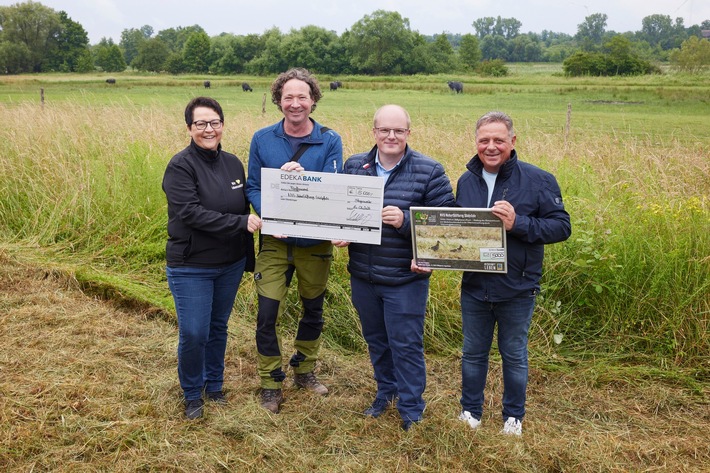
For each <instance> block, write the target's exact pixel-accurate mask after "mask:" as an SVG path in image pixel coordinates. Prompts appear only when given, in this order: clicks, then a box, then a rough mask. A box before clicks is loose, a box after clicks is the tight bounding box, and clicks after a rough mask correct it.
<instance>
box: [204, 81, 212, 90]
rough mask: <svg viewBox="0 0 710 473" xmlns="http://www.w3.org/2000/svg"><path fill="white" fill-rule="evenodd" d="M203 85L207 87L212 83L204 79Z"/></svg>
mask: <svg viewBox="0 0 710 473" xmlns="http://www.w3.org/2000/svg"><path fill="white" fill-rule="evenodd" d="M203 85H204V86H205V89H209V88H210V87H211V86H212V84H211V83H210V81H208V80H206V81H204V82H203Z"/></svg>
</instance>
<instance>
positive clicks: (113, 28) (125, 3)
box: [0, 0, 710, 44]
mask: <svg viewBox="0 0 710 473" xmlns="http://www.w3.org/2000/svg"><path fill="white" fill-rule="evenodd" d="M18 2H19V0H12V1H8V0H0V5H6V6H7V5H14V4H16V3H18ZM39 3H41V4H43V5H45V6H48V7H50V8H53V9H54V10H57V11H60V10H64V11H66V12H67V14H68V15H69V17H70V18H71V19H72V20H74V21H76V22H78V23H80V24H81V25H82V26H83V27H84V29H85V30H86V32H87V33H88V34H89V41H90V42H91V44H95V43H97V42H98V41H99V40H100V39H101V38H102V37H107V38H108V37H110V38H113V40H114V41H115V42H116V43H118V42H119V41H120V39H121V31H123V30H124V29H127V28H140V27H141V26H143V25H150V26H152V27H153V30H154V33H157V32H158V31H160V30H163V29H167V28H174V27H178V26H191V25H195V24H197V25H200V26H201V27H202V28H204V29H205V31H207V34H208V35H210V36H215V35H218V34H220V33H225V32H226V33H233V34H237V35H242V34H249V33H257V34H261V33H263V32H264V31H265V30H267V29H269V28H271V27H274V26H276V27H278V28H279V29H280V30H281V31H282V32H283V33H288V32H289V31H290V30H291V28H295V29H298V28H301V27H303V26H306V25H316V26H320V27H323V28H326V29H329V30H333V31H335V32H336V33H338V34H339V35H340V34H342V33H343V32H344V31H345V30H346V29H350V28H351V27H352V25H353V24H354V23H356V22H357V21H359V20H360V19H362V18H363V17H364V16H365V15H369V14H371V13H372V12H374V11H376V10H378V9H381V10H387V11H396V12H398V13H399V14H400V15H401V16H402V17H403V18H408V19H409V25H410V27H411V29H412V30H415V31H419V33H421V34H425V35H433V34H439V33H442V32H444V31H446V32H449V33H461V34H464V33H474V30H473V27H472V26H471V23H473V21H474V20H476V19H478V18H483V17H486V16H492V17H497V16H501V17H503V18H511V17H512V18H516V19H518V20H519V21H520V22H522V24H523V25H522V27H521V29H520V31H521V33H527V32H529V31H532V32H536V33H540V32H542V31H543V30H549V31H554V32H560V33H567V34H575V33H576V32H577V25H579V24H580V23H582V22H583V21H584V18H585V17H586V16H588V15H591V14H593V13H605V14H606V15H607V16H608V20H607V30H611V31H616V32H619V33H623V32H626V31H638V30H640V29H641V20H642V19H643V18H644V17H646V16H648V15H653V14H661V15H669V16H670V17H671V18H672V19H674V20H675V18H677V17H681V18H683V20H684V22H685V26H690V25H695V24H700V23H702V22H703V20H708V19H710V0H575V1H566V0H347V1H339V0H300V1H299V0H249V1H244V0H39Z"/></svg>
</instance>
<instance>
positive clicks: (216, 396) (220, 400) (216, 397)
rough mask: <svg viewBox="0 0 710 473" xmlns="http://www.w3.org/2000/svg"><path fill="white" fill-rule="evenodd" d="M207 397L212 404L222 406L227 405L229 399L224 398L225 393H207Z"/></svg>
mask: <svg viewBox="0 0 710 473" xmlns="http://www.w3.org/2000/svg"><path fill="white" fill-rule="evenodd" d="M205 395H206V396H207V400H208V401H210V402H214V403H215V404H220V405H225V404H227V398H226V397H224V393H223V392H222V391H212V392H206V393H205Z"/></svg>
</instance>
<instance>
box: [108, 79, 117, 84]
mask: <svg viewBox="0 0 710 473" xmlns="http://www.w3.org/2000/svg"><path fill="white" fill-rule="evenodd" d="M106 83H107V84H115V83H116V79H106Z"/></svg>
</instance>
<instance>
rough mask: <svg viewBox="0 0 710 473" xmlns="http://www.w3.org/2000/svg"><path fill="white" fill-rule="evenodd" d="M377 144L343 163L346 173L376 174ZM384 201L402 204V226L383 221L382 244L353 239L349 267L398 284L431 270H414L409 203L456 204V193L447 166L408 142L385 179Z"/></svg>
mask: <svg viewBox="0 0 710 473" xmlns="http://www.w3.org/2000/svg"><path fill="white" fill-rule="evenodd" d="M376 155H377V147H376V146H375V147H374V148H372V150H370V152H368V153H360V154H355V155H353V156H351V157H350V158H349V159H348V160H347V161H345V165H344V167H343V172H344V173H346V174H359V175H365V176H377V169H376V168H377V164H376V163H375V156H376ZM383 205H384V206H385V207H386V206H388V205H393V206H395V207H399V208H400V209H401V210H402V211H403V212H404V223H403V224H402V226H401V227H400V228H394V227H393V226H391V225H385V224H383V225H382V240H381V244H380V245H368V244H364V243H351V244H350V245H349V246H348V253H349V255H350V260H349V262H348V271H349V272H350V274H351V275H352V276H354V277H357V278H360V279H364V280H366V281H369V282H371V283H375V284H383V285H385V286H398V285H401V284H405V283H408V282H411V281H414V280H415V279H425V278H428V277H429V276H430V274H418V273H414V272H412V271H411V269H410V267H411V261H412V257H413V252H412V231H411V226H410V217H409V208H410V207H453V206H454V194H453V191H452V189H451V182H450V181H449V178H448V176H447V175H446V172H445V171H444V167H443V166H442V165H441V164H439V163H438V162H437V161H435V160H434V159H432V158H430V157H428V156H425V155H423V154H421V153H419V152H417V151H414V150H413V149H411V148H410V147H409V146H407V147H406V149H405V151H404V156H403V157H402V160H401V161H400V162H399V165H398V166H397V167H396V168H395V169H394V170H393V171H392V174H390V176H389V179H388V180H387V182H386V183H385V193H384V202H383Z"/></svg>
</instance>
